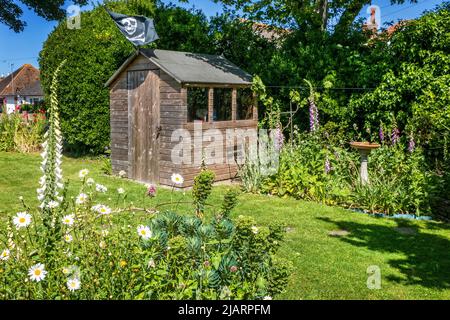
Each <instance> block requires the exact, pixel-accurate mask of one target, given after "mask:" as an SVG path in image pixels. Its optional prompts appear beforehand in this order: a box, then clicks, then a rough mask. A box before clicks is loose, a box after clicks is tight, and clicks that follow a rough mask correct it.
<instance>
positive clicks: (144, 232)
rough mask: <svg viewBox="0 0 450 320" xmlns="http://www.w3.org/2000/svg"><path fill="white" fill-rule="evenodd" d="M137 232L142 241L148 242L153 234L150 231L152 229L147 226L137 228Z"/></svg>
mask: <svg viewBox="0 0 450 320" xmlns="http://www.w3.org/2000/svg"><path fill="white" fill-rule="evenodd" d="M137 232H138V234H139V236H140V237H142V239H144V240H147V239H149V238H151V236H152V232H151V231H150V228H149V227H147V226H143V225H140V226H138V227H137Z"/></svg>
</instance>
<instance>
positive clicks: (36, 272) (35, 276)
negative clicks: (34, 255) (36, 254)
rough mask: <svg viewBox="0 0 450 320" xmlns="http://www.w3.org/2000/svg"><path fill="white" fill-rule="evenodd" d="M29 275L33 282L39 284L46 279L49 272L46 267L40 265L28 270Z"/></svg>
mask: <svg viewBox="0 0 450 320" xmlns="http://www.w3.org/2000/svg"><path fill="white" fill-rule="evenodd" d="M28 275H29V276H30V279H31V281H36V282H39V281H42V280H44V279H45V276H46V275H47V271H45V267H44V265H43V264H42V263H38V264H35V265H34V266H32V267H31V268H30V269H28Z"/></svg>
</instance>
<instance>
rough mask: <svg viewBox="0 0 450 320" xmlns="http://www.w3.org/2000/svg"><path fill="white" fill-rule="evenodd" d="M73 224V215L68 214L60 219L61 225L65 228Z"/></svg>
mask: <svg viewBox="0 0 450 320" xmlns="http://www.w3.org/2000/svg"><path fill="white" fill-rule="evenodd" d="M74 222H75V216H74V215H73V214H68V215H66V216H64V217H63V218H62V223H63V224H65V225H66V226H72V225H73V223H74Z"/></svg>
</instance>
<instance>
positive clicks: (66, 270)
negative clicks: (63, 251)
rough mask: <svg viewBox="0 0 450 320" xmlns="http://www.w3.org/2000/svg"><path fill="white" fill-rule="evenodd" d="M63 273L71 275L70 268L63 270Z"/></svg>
mask: <svg viewBox="0 0 450 320" xmlns="http://www.w3.org/2000/svg"><path fill="white" fill-rule="evenodd" d="M62 272H63V273H64V274H65V275H66V276H67V275H68V274H69V273H70V268H68V267H64V268H63V269H62Z"/></svg>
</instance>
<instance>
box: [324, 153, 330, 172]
mask: <svg viewBox="0 0 450 320" xmlns="http://www.w3.org/2000/svg"><path fill="white" fill-rule="evenodd" d="M330 171H331V165H330V159H328V157H327V159H326V160H325V173H326V174H329V173H330Z"/></svg>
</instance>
